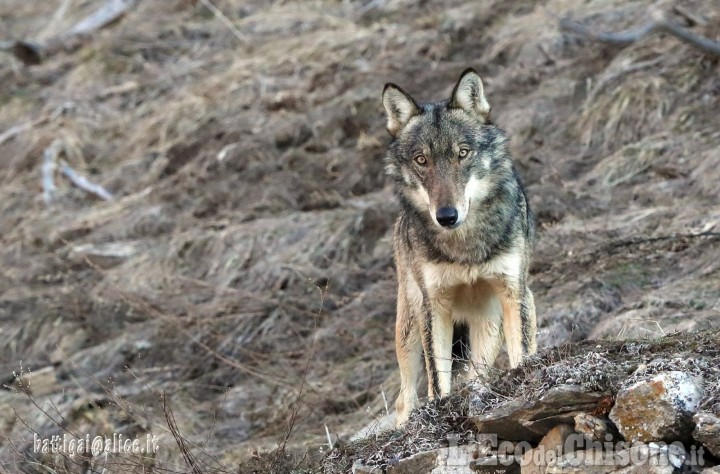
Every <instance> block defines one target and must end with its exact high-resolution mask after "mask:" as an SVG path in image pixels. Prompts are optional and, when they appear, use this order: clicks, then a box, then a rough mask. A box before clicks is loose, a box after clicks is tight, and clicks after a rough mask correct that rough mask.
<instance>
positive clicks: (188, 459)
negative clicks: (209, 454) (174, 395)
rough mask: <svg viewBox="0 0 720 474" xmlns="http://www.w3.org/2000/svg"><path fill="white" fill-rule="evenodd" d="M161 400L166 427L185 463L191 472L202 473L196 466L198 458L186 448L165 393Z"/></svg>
mask: <svg viewBox="0 0 720 474" xmlns="http://www.w3.org/2000/svg"><path fill="white" fill-rule="evenodd" d="M162 400H163V411H164V412H165V420H166V421H167V425H168V428H170V433H171V434H172V436H173V438H175V442H176V443H177V445H178V447H179V448H180V452H181V453H182V456H183V458H184V459H185V464H187V466H188V467H189V468H190V469H191V471H192V473H193V474H202V471H201V470H200V468H199V467H198V460H197V459H195V456H193V454H192V453H191V452H190V448H188V446H187V443H186V442H185V438H183V437H182V435H181V434H180V430H179V429H178V426H177V422H176V421H175V414H174V413H173V411H172V408H170V405H169V404H168V403H167V393H163V395H162Z"/></svg>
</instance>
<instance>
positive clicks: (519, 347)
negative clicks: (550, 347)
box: [497, 283, 536, 369]
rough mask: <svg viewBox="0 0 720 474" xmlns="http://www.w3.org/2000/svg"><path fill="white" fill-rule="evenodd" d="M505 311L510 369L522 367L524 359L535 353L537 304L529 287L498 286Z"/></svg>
mask: <svg viewBox="0 0 720 474" xmlns="http://www.w3.org/2000/svg"><path fill="white" fill-rule="evenodd" d="M497 288H498V295H499V296H500V302H501V304H502V309H503V332H504V333H505V344H506V345H507V352H508V358H509V359H510V367H512V368H513V369H514V368H515V367H517V366H518V365H520V363H521V362H522V360H523V357H524V356H525V355H528V354H532V353H534V352H535V348H536V343H535V332H536V323H535V303H534V300H533V296H532V293H531V292H530V289H529V288H527V286H525V285H523V286H522V288H517V287H515V286H514V285H512V284H511V283H503V284H500V285H498V287H497Z"/></svg>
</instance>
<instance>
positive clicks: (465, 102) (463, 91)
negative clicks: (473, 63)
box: [448, 69, 490, 123]
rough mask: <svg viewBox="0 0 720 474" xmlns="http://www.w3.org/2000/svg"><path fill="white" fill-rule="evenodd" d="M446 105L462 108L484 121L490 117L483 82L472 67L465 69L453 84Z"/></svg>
mask: <svg viewBox="0 0 720 474" xmlns="http://www.w3.org/2000/svg"><path fill="white" fill-rule="evenodd" d="M448 107H450V108H452V109H462V110H464V111H465V112H467V113H469V114H470V115H473V116H475V117H477V118H478V119H479V120H480V121H481V122H483V123H486V122H487V121H488V119H489V117H490V104H488V101H487V99H485V92H484V90H483V83H482V79H480V76H478V73H477V72H475V70H474V69H466V70H465V72H463V73H462V75H461V76H460V80H459V81H458V83H457V84H455V89H453V92H452V96H450V102H449V103H448Z"/></svg>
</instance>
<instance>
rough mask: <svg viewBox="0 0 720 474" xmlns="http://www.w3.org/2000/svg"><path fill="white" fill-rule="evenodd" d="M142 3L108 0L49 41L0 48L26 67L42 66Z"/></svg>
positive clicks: (5, 43)
mask: <svg viewBox="0 0 720 474" xmlns="http://www.w3.org/2000/svg"><path fill="white" fill-rule="evenodd" d="M139 2H140V0H107V1H106V2H105V4H104V5H103V6H101V7H100V8H99V9H97V10H95V11H94V12H92V13H91V14H90V15H88V16H86V17H85V18H83V19H82V20H80V21H79V22H78V23H76V24H75V25H74V26H73V27H72V28H70V29H69V30H68V31H66V32H65V33H62V34H60V35H58V36H55V37H53V38H50V39H49V40H48V41H46V42H42V43H41V42H36V41H32V40H20V41H14V42H3V43H2V44H0V46H1V48H0V49H2V50H6V51H9V52H10V53H12V54H13V55H14V56H15V57H16V58H18V59H19V60H20V61H22V62H23V63H24V64H25V65H27V66H33V65H37V64H40V63H42V62H43V61H44V60H45V59H47V58H49V57H51V56H53V55H55V54H57V53H59V52H63V51H64V52H72V51H75V50H76V49H78V48H79V47H80V46H82V45H83V43H85V42H86V41H88V40H89V38H90V37H91V35H92V34H93V33H95V32H96V31H97V30H100V29H102V28H105V27H106V26H109V25H111V24H113V23H115V22H116V21H118V20H120V18H122V17H123V16H124V15H125V14H126V13H128V12H129V11H130V10H131V9H132V8H134V7H135V6H136V5H137V4H138V3H139Z"/></svg>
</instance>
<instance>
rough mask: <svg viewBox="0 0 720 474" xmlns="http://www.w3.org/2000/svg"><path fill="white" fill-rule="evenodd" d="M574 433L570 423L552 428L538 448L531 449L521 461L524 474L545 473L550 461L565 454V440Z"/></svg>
mask: <svg viewBox="0 0 720 474" xmlns="http://www.w3.org/2000/svg"><path fill="white" fill-rule="evenodd" d="M573 433H574V430H573V428H572V426H570V425H558V426H556V427H554V428H553V429H551V430H550V431H549V432H548V434H546V435H545V436H544V437H543V439H541V440H540V443H538V446H537V448H535V449H531V450H530V451H528V452H527V453H525V456H523V462H522V463H521V470H520V471H521V473H522V474H544V473H545V469H546V467H547V465H548V463H549V462H550V461H551V460H554V459H556V458H558V457H560V456H562V455H563V454H565V441H566V440H567V439H568V437H569V436H570V435H572V434H573Z"/></svg>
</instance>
